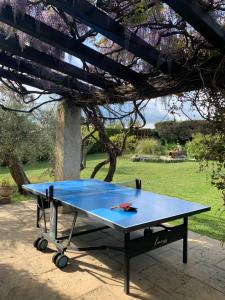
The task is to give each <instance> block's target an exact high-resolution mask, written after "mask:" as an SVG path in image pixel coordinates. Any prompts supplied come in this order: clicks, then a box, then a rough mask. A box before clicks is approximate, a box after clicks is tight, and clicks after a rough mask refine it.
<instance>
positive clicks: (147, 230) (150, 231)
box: [144, 228, 153, 236]
mask: <svg viewBox="0 0 225 300" xmlns="http://www.w3.org/2000/svg"><path fill="white" fill-rule="evenodd" d="M152 232H153V231H152V230H151V229H150V228H145V230H144V236H151V235H152Z"/></svg>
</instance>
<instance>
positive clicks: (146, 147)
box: [136, 139, 162, 155]
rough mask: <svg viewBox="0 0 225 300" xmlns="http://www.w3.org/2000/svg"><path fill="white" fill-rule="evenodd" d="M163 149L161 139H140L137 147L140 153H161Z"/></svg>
mask: <svg viewBox="0 0 225 300" xmlns="http://www.w3.org/2000/svg"><path fill="white" fill-rule="evenodd" d="M161 151H162V145H161V143H160V141H158V140H156V139H143V140H140V141H139V142H138V144H137V147H136V152H138V153H140V154H152V155H159V154H161Z"/></svg>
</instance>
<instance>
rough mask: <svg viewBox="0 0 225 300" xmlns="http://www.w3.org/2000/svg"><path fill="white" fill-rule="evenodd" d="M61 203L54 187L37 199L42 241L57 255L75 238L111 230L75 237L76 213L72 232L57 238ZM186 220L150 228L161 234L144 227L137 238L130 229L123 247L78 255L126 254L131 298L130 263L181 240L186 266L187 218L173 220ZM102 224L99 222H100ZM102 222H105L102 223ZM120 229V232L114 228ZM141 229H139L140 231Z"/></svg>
mask: <svg viewBox="0 0 225 300" xmlns="http://www.w3.org/2000/svg"><path fill="white" fill-rule="evenodd" d="M61 205H62V204H61V202H60V201H58V200H55V199H54V189H53V186H50V188H49V190H48V191H46V197H43V196H38V197H37V227H42V228H43V232H42V233H41V237H43V238H45V239H47V240H48V241H50V242H52V243H53V244H54V245H55V246H56V248H57V250H58V252H60V253H62V254H64V253H65V252H66V250H67V249H68V247H69V246H70V241H71V239H72V237H75V236H79V235H84V234H90V233H92V232H96V231H99V230H104V229H107V228H110V227H111V226H108V225H107V226H102V227H99V228H94V229H90V230H86V231H81V232H76V233H74V228H75V224H76V219H77V216H78V213H79V211H78V210H76V209H75V210H74V218H73V223H72V226H71V229H70V234H69V235H65V236H58V230H57V227H58V226H57V225H58V207H59V206H61ZM48 208H50V230H48V229H47V226H46V216H45V210H46V209H48ZM42 218H43V219H44V226H41V222H40V220H41V219H42ZM181 218H183V223H182V224H180V225H177V226H173V227H168V226H165V225H163V224H161V223H154V224H151V225H153V226H154V227H158V228H160V230H156V231H153V230H152V229H151V227H150V225H149V224H148V225H143V226H142V229H145V234H144V235H143V236H141V237H138V238H131V233H132V231H136V230H137V228H136V229H131V230H130V231H128V232H124V233H123V234H124V242H123V247H116V246H115V247H114V246H107V245H100V246H94V247H82V248H76V250H77V251H91V250H105V249H113V250H117V251H121V252H123V253H124V292H125V293H126V294H129V282H130V259H131V258H133V257H135V256H138V255H140V254H143V253H146V252H149V251H151V250H154V249H156V248H160V247H162V246H165V245H168V244H170V243H173V242H176V241H178V240H183V263H185V264H186V263H187V258H188V216H187V215H185V216H183V217H180V216H179V217H174V218H173V220H175V219H181ZM98 221H99V219H98ZM100 221H102V220H100ZM114 229H118V228H114ZM139 229H141V228H140V226H139V228H138V230H139ZM62 240H67V244H66V245H64V244H63V243H61V241H62Z"/></svg>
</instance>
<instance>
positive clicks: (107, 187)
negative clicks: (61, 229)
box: [23, 179, 210, 294]
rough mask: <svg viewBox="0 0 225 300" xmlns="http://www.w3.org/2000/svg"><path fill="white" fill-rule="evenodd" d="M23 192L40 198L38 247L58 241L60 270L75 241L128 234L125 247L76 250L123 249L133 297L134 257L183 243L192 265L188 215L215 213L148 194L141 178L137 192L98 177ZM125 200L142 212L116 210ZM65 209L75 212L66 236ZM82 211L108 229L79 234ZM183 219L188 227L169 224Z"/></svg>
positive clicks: (37, 186) (126, 282) (28, 186)
mask: <svg viewBox="0 0 225 300" xmlns="http://www.w3.org/2000/svg"><path fill="white" fill-rule="evenodd" d="M23 188H24V189H25V190H26V191H28V192H30V193H31V194H33V195H36V196H37V227H42V228H43V230H42V233H41V235H40V236H39V237H38V238H37V239H36V240H35V241H34V246H35V247H36V248H37V249H38V250H45V249H46V248H47V246H48V242H52V243H53V244H54V245H55V246H56V248H57V252H56V253H55V254H54V256H53V262H54V263H55V264H56V266H57V267H59V268H63V267H65V266H66V265H67V263H68V257H67V256H66V255H65V252H66V250H67V249H68V247H69V246H70V242H71V239H72V237H76V236H79V235H83V234H91V233H92V232H95V231H97V230H106V229H107V228H114V229H115V230H117V231H120V232H121V233H122V234H123V236H124V242H123V245H122V246H121V245H119V246H107V245H96V246H94V247H83V248H76V250H79V251H88V250H105V249H108V248H109V249H113V250H115V251H122V252H123V253H124V277H125V278H124V291H125V293H126V294H128V293H129V281H130V259H131V258H133V257H135V256H138V255H140V254H142V253H145V252H148V251H150V250H153V249H156V248H159V247H162V246H164V245H167V244H169V243H172V242H175V241H178V240H181V239H182V240H183V263H187V247H188V217H189V216H192V215H195V214H199V213H202V212H205V211H208V210H210V207H208V206H203V205H200V204H198V203H193V202H189V201H185V200H181V199H177V198H173V197H168V196H164V195H160V194H155V193H151V192H146V191H143V190H142V189H141V181H140V180H136V188H130V187H126V186H123V185H120V184H113V183H107V182H104V181H100V180H95V179H87V180H72V181H69V180H68V181H60V182H54V183H53V182H47V183H38V184H26V185H23ZM125 202H131V203H132V206H134V207H135V208H137V211H136V212H135V211H124V210H122V209H113V210H112V209H111V208H112V207H114V206H117V205H119V204H122V203H125ZM61 205H66V206H69V207H71V208H73V210H74V216H73V221H72V225H71V228H70V231H69V234H68V235H66V236H59V234H58V230H57V224H58V207H59V206H61ZM48 208H50V226H49V227H50V228H47V225H46V213H45V212H46V209H48ZM80 213H82V215H86V216H87V217H90V218H93V219H95V220H97V221H99V222H100V223H102V226H101V227H99V228H92V229H89V230H86V231H80V232H79V231H78V232H75V228H76V220H77V217H78V215H79V214H80ZM177 219H182V220H183V221H182V224H180V225H175V226H168V225H165V224H164V223H165V222H166V223H167V222H169V221H172V220H177ZM41 220H42V221H41ZM43 224H44V225H43ZM103 225H104V226H103ZM137 230H141V232H142V230H143V233H141V236H140V237H135V238H134V237H132V232H134V231H137ZM65 240H66V242H65ZM63 241H64V242H63Z"/></svg>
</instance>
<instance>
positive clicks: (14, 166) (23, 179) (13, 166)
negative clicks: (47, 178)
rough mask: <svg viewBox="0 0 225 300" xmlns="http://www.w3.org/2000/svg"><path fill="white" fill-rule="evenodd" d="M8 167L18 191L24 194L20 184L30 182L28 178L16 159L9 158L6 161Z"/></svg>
mask: <svg viewBox="0 0 225 300" xmlns="http://www.w3.org/2000/svg"><path fill="white" fill-rule="evenodd" d="M8 168H9V171H10V174H11V176H12V178H13V179H14V181H15V183H16V184H17V187H18V191H19V193H20V194H25V192H24V191H23V189H22V185H23V184H28V183H30V180H29V179H28V177H27V175H26V173H25V172H24V170H23V167H22V165H21V163H20V162H18V161H17V160H10V161H8Z"/></svg>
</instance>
